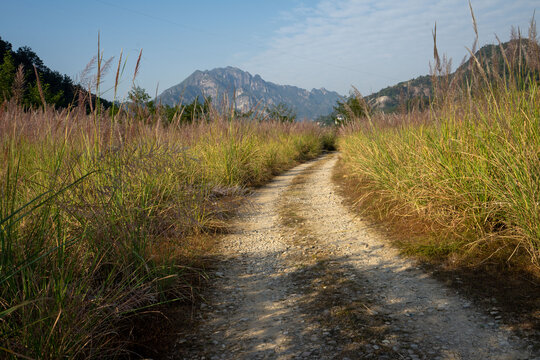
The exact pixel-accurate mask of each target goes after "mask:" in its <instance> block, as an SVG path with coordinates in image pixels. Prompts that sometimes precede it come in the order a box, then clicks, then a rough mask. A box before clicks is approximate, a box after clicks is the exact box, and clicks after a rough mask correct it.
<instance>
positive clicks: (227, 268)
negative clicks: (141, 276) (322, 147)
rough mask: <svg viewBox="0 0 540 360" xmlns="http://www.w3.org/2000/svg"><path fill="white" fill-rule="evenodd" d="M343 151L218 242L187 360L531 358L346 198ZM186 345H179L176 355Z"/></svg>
mask: <svg viewBox="0 0 540 360" xmlns="http://www.w3.org/2000/svg"><path fill="white" fill-rule="evenodd" d="M336 160H337V156H336V155H329V156H327V157H325V158H323V159H321V160H318V161H315V162H311V163H307V164H303V165H300V166H298V167H296V168H294V169H292V170H290V171H289V172H287V173H285V174H284V175H281V176H278V177H277V178H276V179H275V180H274V181H273V182H272V183H270V184H269V185H267V186H265V187H264V188H261V189H260V190H257V191H256V192H255V193H254V195H253V196H252V197H251V199H250V200H251V201H250V204H251V205H250V206H245V207H244V208H243V209H241V213H240V214H239V216H238V219H237V220H236V221H235V224H234V227H233V231H232V233H231V234H229V235H227V236H226V237H225V238H224V239H223V242H222V247H221V249H220V252H221V254H222V255H221V258H220V263H219V266H218V270H217V271H216V272H215V281H214V286H213V288H212V291H211V292H210V293H209V294H208V295H207V302H206V303H205V304H203V308H202V310H201V318H202V320H201V325H200V326H199V328H198V329H196V330H194V332H193V334H191V335H187V336H183V337H182V338H180V339H179V340H178V347H177V348H178V349H179V350H178V351H177V352H175V353H174V354H171V356H170V357H171V358H187V359H203V358H204V359H216V360H217V359H333V358H336V359H346V358H348V359H363V358H373V359H534V358H535V357H534V355H533V354H532V350H531V349H532V346H530V345H529V347H527V344H525V343H524V342H523V341H522V340H520V339H518V338H516V337H515V336H514V335H513V334H512V333H511V332H510V331H509V330H508V329H505V327H504V326H503V325H502V324H500V323H499V322H498V321H497V320H496V319H493V318H490V317H489V316H486V315H484V314H482V313H481V312H479V311H478V310H477V309H474V306H473V305H471V304H470V303H469V302H467V301H466V300H464V299H462V298H460V297H459V296H458V295H456V294H454V293H453V292H452V291H451V290H449V289H447V288H445V287H444V286H442V285H441V284H440V283H438V282H437V281H436V280H434V279H432V278H430V277H429V276H428V275H426V274H425V273H423V272H422V271H421V270H420V269H418V268H416V267H415V265H414V263H413V262H412V261H410V260H407V259H403V258H401V257H400V256H399V255H398V254H397V252H396V251H395V250H394V249H392V248H390V247H389V246H388V245H387V243H385V242H384V241H383V239H381V238H380V237H379V235H377V233H376V232H374V231H373V230H372V229H370V227H369V226H368V225H367V224H366V223H364V222H362V221H361V220H360V219H357V218H355V217H354V216H353V215H352V214H350V213H349V211H348V210H347V209H346V208H345V207H344V206H343V205H342V204H341V198H340V197H339V196H338V195H337V194H336V192H335V191H334V185H333V184H332V181H331V174H332V168H333V166H334V165H335V162H336ZM180 350H182V351H180Z"/></svg>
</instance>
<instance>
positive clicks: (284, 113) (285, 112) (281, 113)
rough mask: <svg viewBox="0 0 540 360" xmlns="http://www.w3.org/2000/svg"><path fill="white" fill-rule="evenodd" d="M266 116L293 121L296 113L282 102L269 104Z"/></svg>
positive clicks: (282, 120)
mask: <svg viewBox="0 0 540 360" xmlns="http://www.w3.org/2000/svg"><path fill="white" fill-rule="evenodd" d="M267 112H268V118H269V119H270V120H278V121H280V122H290V123H292V122H294V121H295V120H296V113H295V112H294V110H293V109H292V108H290V107H289V106H287V105H286V104H284V103H279V104H277V105H271V106H270V107H269V108H268V110H267Z"/></svg>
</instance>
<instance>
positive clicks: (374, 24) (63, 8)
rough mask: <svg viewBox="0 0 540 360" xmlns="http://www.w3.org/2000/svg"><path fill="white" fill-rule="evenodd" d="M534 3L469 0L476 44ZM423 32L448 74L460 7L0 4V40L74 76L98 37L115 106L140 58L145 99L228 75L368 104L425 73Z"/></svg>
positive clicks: (317, 1) (460, 27) (467, 32)
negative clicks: (119, 67)
mask: <svg viewBox="0 0 540 360" xmlns="http://www.w3.org/2000/svg"><path fill="white" fill-rule="evenodd" d="M538 4H539V2H538V0H535V1H531V0H512V1H510V0H473V1H472V5H473V8H474V10H475V14H476V18H477V20H478V26H479V31H480V43H481V44H485V43H492V42H495V37H494V34H497V35H498V36H499V37H500V38H501V40H503V41H506V40H508V38H509V33H510V27H511V26H512V25H514V26H516V27H518V26H519V27H520V28H522V29H523V31H524V32H526V29H527V28H528V23H529V20H530V19H531V17H532V15H533V12H534V10H535V8H537V7H538ZM435 22H437V32H438V46H439V51H440V52H441V53H446V54H447V55H448V56H450V57H451V58H452V59H453V61H454V64H455V65H458V64H459V63H460V62H461V60H462V58H463V57H464V56H465V55H466V54H467V50H466V49H465V47H466V46H468V47H470V46H471V44H472V41H473V39H474V33H473V30H472V22H471V17H470V13H469V6H468V2H467V1H466V0H440V1H436V0H410V1H395V0H379V1H367V0H336V1H328V0H313V1H301V0H264V1H263V0H245V1H240V0H223V1H217V0H214V1H210V0H197V1H195V0H191V1H183V0H179V1H173V0H168V1H160V0H154V1H142V0H131V1H127V0H118V1H114V0H84V1H82V0H80V1H79V0H71V1H68V0H65V1H60V0H47V1H44V0H16V1H5V2H4V3H3V4H2V11H1V12H0V37H2V39H4V40H7V41H9V42H11V43H12V44H13V46H14V48H18V47H19V46H23V45H27V46H30V47H31V48H32V49H33V50H34V51H35V52H36V53H37V54H38V55H39V56H40V57H41V58H42V59H43V61H44V62H45V64H46V65H47V66H49V67H50V68H52V69H53V70H57V71H59V72H61V73H65V74H68V75H70V76H72V77H76V76H77V74H79V73H80V71H81V70H82V69H84V67H85V65H86V64H87V63H88V61H89V60H90V59H91V58H92V57H93V56H94V55H95V54H96V51H97V37H98V32H100V34H101V49H102V50H103V51H104V55H105V57H106V58H109V57H112V56H114V57H115V60H117V59H118V55H119V54H120V51H121V50H122V49H123V51H124V55H128V63H127V66H126V73H125V74H124V76H123V88H122V91H121V97H122V96H124V95H125V93H126V89H128V88H129V87H130V86H131V77H132V72H133V68H134V65H135V60H136V58H137V55H138V53H139V50H140V49H143V57H142V64H141V70H140V74H139V76H138V78H137V80H136V82H137V84H138V85H140V86H142V87H144V88H145V89H147V91H148V92H149V93H150V94H152V95H154V94H155V92H156V87H157V85H158V83H159V92H161V91H162V90H165V89H166V88H168V87H170V86H173V85H175V84H177V83H179V82H180V81H182V80H183V79H184V78H185V77H187V76H188V75H190V74H191V73H192V72H193V71H195V70H197V69H199V70H206V69H212V68H215V67H225V66H228V65H230V66H236V67H239V68H241V69H243V70H246V71H249V72H250V73H251V74H253V75H255V74H260V75H261V76H262V77H263V79H265V80H268V81H272V82H275V83H278V84H289V85H296V86H299V87H303V88H308V89H311V88H321V87H325V88H327V89H330V90H335V91H338V92H339V93H341V94H347V93H348V91H349V90H350V88H351V85H354V86H356V87H357V88H358V89H359V90H360V91H361V92H362V93H364V94H369V93H371V92H374V91H377V90H379V89H381V88H383V87H385V86H388V85H392V84H394V83H396V82H399V81H403V80H407V79H410V78H412V77H416V76H418V75H423V74H426V73H428V71H429V61H430V60H431V58H432V54H433V42H432V36H431V31H432V29H433V25H434V23H435ZM454 67H455V66H454ZM113 72H114V71H111V73H113ZM111 78H112V74H111V75H110V76H109V77H108V79H109V80H108V81H107V82H106V84H105V86H104V88H106V87H107V86H109V87H110V86H111V85H112V82H111V80H110V79H111ZM105 97H107V98H111V97H112V93H111V92H108V93H106V94H105Z"/></svg>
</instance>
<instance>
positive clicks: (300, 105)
mask: <svg viewBox="0 0 540 360" xmlns="http://www.w3.org/2000/svg"><path fill="white" fill-rule="evenodd" d="M224 96H225V97H227V98H228V99H229V100H230V101H232V99H234V101H235V103H236V109H237V110H239V111H242V112H247V111H249V110H251V109H253V108H255V107H256V106H258V107H259V108H261V107H265V106H271V105H277V104H279V103H283V104H286V105H287V106H289V107H290V108H292V109H293V111H294V112H295V113H296V114H297V116H298V119H304V118H308V119H315V118H317V117H318V116H320V115H326V114H328V113H330V112H331V111H332V108H333V106H334V105H335V104H336V101H337V100H338V99H340V98H342V96H340V95H339V94H338V93H336V92H334V91H328V90H326V89H324V88H321V89H312V90H311V91H308V90H305V89H301V88H298V87H296V86H290V85H278V84H274V83H272V82H269V81H265V80H263V79H262V78H261V77H260V76H259V75H255V76H253V75H251V74H250V73H248V72H246V71H242V70H240V69H238V68H235V67H231V66H229V67H226V68H216V69H213V70H206V71H200V70H197V71H195V72H194V73H193V74H191V75H190V76H189V77H187V78H186V79H185V80H184V81H182V82H181V83H180V84H178V85H175V86H173V87H171V88H169V89H167V90H165V91H163V92H162V93H161V94H160V95H159V96H158V101H161V103H162V104H165V105H170V106H173V105H176V104H178V103H179V102H180V101H181V102H182V103H184V104H187V103H191V102H192V101H193V100H194V99H195V98H196V97H198V98H199V99H202V98H203V97H211V98H212V101H213V102H214V103H218V104H219V103H220V102H221V100H222V99H223V98H224Z"/></svg>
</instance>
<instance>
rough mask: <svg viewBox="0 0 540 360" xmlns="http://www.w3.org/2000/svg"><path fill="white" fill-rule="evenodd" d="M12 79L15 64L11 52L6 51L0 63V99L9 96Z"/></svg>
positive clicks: (13, 77) (5, 98)
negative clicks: (0, 63)
mask: <svg viewBox="0 0 540 360" xmlns="http://www.w3.org/2000/svg"><path fill="white" fill-rule="evenodd" d="M13 79H15V65H14V64H13V58H12V57H11V52H10V51H6V53H5V54H4V60H3V62H2V65H0V101H3V100H7V99H9V98H10V97H11V88H12V85H13Z"/></svg>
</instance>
